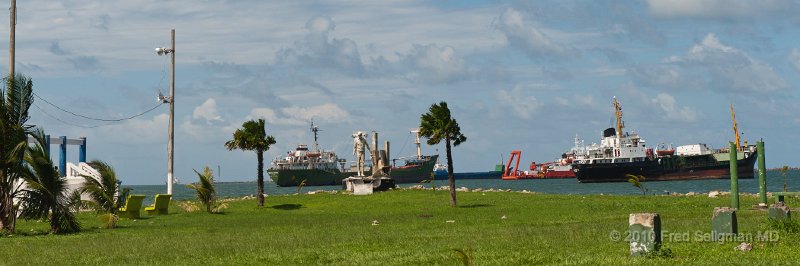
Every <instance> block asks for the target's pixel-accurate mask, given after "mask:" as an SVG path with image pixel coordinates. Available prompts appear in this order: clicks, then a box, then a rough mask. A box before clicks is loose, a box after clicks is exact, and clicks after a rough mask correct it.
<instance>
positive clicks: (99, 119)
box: [33, 93, 164, 122]
mask: <svg viewBox="0 0 800 266" xmlns="http://www.w3.org/2000/svg"><path fill="white" fill-rule="evenodd" d="M33 95H34V96H36V98H38V99H39V100H42V101H44V102H45V103H47V104H49V105H51V106H53V107H55V108H56V109H58V110H61V111H62V112H65V113H68V114H71V115H74V116H77V117H81V118H85V119H89V120H96V121H102V122H121V121H125V120H130V119H134V118H136V117H139V116H142V115H144V114H146V113H149V112H150V111H153V110H155V109H156V108H158V107H159V106H161V105H162V104H164V103H163V102H159V103H158V105H156V106H153V108H150V109H147V110H146V111H144V112H141V113H138V114H135V115H132V116H129V117H124V118H118V119H107V118H96V117H90V116H86V115H82V114H78V113H75V112H72V111H69V110H67V109H64V108H61V107H59V106H58V105H55V104H53V103H51V102H50V101H48V100H46V99H45V98H42V96H39V95H38V94H36V93H33ZM37 108H38V106H37ZM39 110H42V109H41V108H39ZM42 112H43V113H44V111H42Z"/></svg>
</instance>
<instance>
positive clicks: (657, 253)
mask: <svg viewBox="0 0 800 266" xmlns="http://www.w3.org/2000/svg"><path fill="white" fill-rule="evenodd" d="M645 257H646V258H651V259H654V258H656V259H671V258H674V257H675V253H674V252H672V249H669V248H665V247H664V246H663V245H660V246H659V247H657V248H656V249H654V250H651V251H648V252H647V254H645Z"/></svg>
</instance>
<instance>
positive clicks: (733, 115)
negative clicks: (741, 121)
mask: <svg viewBox="0 0 800 266" xmlns="http://www.w3.org/2000/svg"><path fill="white" fill-rule="evenodd" d="M731 119H733V134H734V135H735V139H736V150H739V149H740V147H741V145H739V127H738V125H737V124H736V113H734V112H733V103H731ZM731 152H733V151H731Z"/></svg>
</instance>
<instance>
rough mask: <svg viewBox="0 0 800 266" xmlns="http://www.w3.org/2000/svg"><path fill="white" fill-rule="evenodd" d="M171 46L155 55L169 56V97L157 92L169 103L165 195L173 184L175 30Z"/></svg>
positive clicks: (161, 48)
mask: <svg viewBox="0 0 800 266" xmlns="http://www.w3.org/2000/svg"><path fill="white" fill-rule="evenodd" d="M171 40H172V46H171V48H166V47H158V48H156V54H158V55H159V56H162V55H167V54H168V55H170V62H171V75H170V78H169V79H170V81H169V96H164V95H161V93H160V92H159V95H158V100H159V101H161V102H163V103H169V129H168V133H167V134H168V136H169V139H168V141H167V194H170V195H172V185H173V183H175V176H174V175H173V174H172V166H173V157H174V146H175V141H174V138H175V29H172V32H171Z"/></svg>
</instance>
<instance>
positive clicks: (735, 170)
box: [730, 142, 739, 209]
mask: <svg viewBox="0 0 800 266" xmlns="http://www.w3.org/2000/svg"><path fill="white" fill-rule="evenodd" d="M730 144H731V150H730V154H731V157H730V158H731V159H730V165H731V208H734V209H739V167H738V165H737V163H738V161H737V160H738V159H737V157H738V154H737V153H739V151H738V149H737V148H738V147H736V143H733V142H730Z"/></svg>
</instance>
